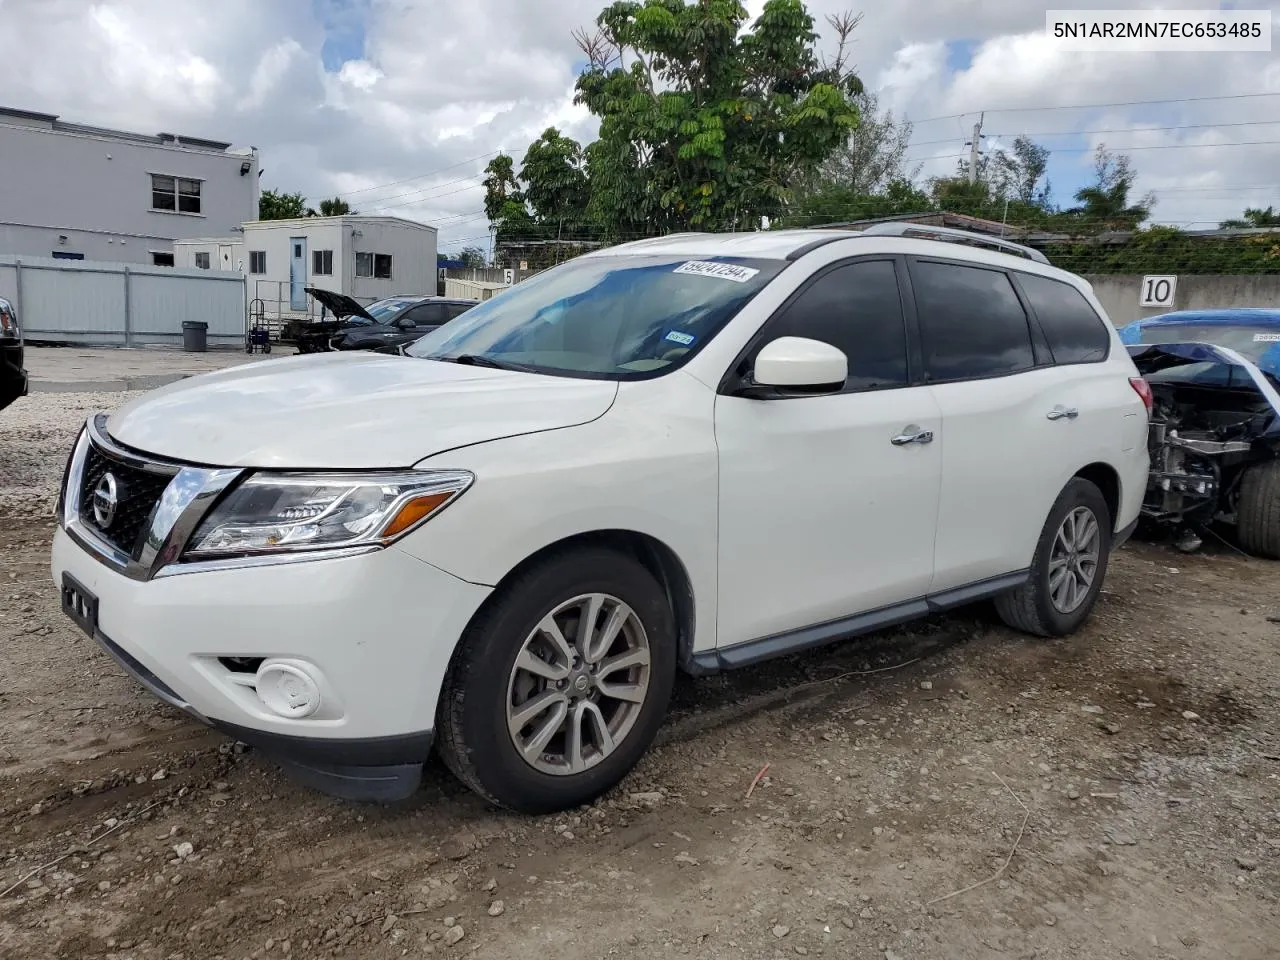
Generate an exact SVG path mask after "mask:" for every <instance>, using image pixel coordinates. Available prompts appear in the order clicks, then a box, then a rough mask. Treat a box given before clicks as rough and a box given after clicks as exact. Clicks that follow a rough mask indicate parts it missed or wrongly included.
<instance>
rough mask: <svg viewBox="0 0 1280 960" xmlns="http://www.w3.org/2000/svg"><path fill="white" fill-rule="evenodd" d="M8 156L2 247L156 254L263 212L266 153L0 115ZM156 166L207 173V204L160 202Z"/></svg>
mask: <svg viewBox="0 0 1280 960" xmlns="http://www.w3.org/2000/svg"><path fill="white" fill-rule="evenodd" d="M0 157H2V158H3V169H4V176H2V177H0V254H15V255H30V256H41V257H50V256H52V255H53V254H54V253H55V251H56V252H58V253H68V254H70V253H79V254H83V255H84V257H85V259H86V260H98V261H113V262H117V263H142V264H150V263H151V262H152V261H151V253H152V251H158V252H163V253H171V252H172V250H173V241H174V240H177V239H181V238H188V237H211V236H224V235H226V234H228V233H230V232H231V228H232V227H237V226H239V225H240V224H241V223H242V222H243V221H245V220H251V219H253V218H254V217H256V216H257V215H258V189H259V187H258V161H257V157H256V156H253V155H249V154H240V153H231V152H224V151H220V150H212V149H202V148H196V147H181V146H174V145H170V144H163V143H158V142H157V143H149V142H147V141H146V139H145V138H143V137H137V138H134V139H129V138H127V137H115V136H111V135H110V132H108V131H104V132H103V133H101V134H91V133H84V132H71V131H67V130H57V129H53V128H52V127H51V126H50V125H48V124H46V125H44V126H41V125H39V124H35V125H29V124H23V123H17V122H10V121H9V119H7V118H0ZM246 160H247V161H249V163H250V170H249V172H248V173H247V174H245V175H243V176H242V175H241V173H240V167H241V164H242V163H244V162H245V161H246ZM153 173H156V174H162V175H171V176H175V177H184V178H188V179H196V180H200V181H202V186H201V197H200V211H201V212H200V213H198V214H194V213H177V212H168V211H156V210H153V209H152V208H151V174H153ZM62 237H66V240H65V241H63V240H62V239H61V238H62Z"/></svg>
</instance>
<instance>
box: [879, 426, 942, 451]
mask: <svg viewBox="0 0 1280 960" xmlns="http://www.w3.org/2000/svg"><path fill="white" fill-rule="evenodd" d="M889 442H890V443H892V444H893V445H894V446H895V447H905V446H906V445H907V444H908V443H932V442H933V431H932V430H921V429H920V428H919V427H917V426H916V425H915V424H914V423H913V424H910V425H908V426H906V427H904V428H903V430H902V432H901V433H900V434H898V435H897V436H896V437H894V438H893V439H892V440H890V441H889Z"/></svg>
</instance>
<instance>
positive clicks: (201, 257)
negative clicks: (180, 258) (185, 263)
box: [196, 253, 209, 270]
mask: <svg viewBox="0 0 1280 960" xmlns="http://www.w3.org/2000/svg"><path fill="white" fill-rule="evenodd" d="M196 269H198V270H208V269H209V254H207V253H197V254H196Z"/></svg>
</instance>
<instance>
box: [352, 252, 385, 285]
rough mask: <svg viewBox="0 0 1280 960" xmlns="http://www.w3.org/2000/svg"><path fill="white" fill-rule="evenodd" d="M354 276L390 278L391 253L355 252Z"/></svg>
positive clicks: (379, 278)
mask: <svg viewBox="0 0 1280 960" xmlns="http://www.w3.org/2000/svg"><path fill="white" fill-rule="evenodd" d="M356 276H357V277H374V278H376V279H378V280H390V279H391V254H389V253H357V254H356Z"/></svg>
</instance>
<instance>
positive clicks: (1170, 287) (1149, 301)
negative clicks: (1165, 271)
mask: <svg viewBox="0 0 1280 960" xmlns="http://www.w3.org/2000/svg"><path fill="white" fill-rule="evenodd" d="M1177 289H1178V278H1177V277H1143V278H1142V291H1141V293H1140V294H1139V296H1138V306H1140V307H1172V306H1173V295H1174V293H1175V292H1176V291H1177Z"/></svg>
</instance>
